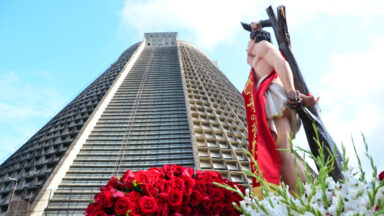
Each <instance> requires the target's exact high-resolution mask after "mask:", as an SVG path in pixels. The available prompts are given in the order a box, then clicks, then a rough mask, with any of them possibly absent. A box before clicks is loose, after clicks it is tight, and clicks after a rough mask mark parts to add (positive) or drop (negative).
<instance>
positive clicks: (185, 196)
mask: <svg viewBox="0 0 384 216" xmlns="http://www.w3.org/2000/svg"><path fill="white" fill-rule="evenodd" d="M188 203H189V196H188V194H183V201H182V202H181V205H182V206H187V205H188Z"/></svg>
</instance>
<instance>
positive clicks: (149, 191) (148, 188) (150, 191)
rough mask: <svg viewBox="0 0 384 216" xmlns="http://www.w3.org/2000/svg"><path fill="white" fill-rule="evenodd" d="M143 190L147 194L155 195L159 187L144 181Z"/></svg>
mask: <svg viewBox="0 0 384 216" xmlns="http://www.w3.org/2000/svg"><path fill="white" fill-rule="evenodd" d="M145 191H146V194H147V195H148V196H154V197H155V196H157V194H158V193H159V189H157V188H155V187H154V186H153V184H149V183H146V184H145Z"/></svg>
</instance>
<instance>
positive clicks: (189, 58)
mask: <svg viewBox="0 0 384 216" xmlns="http://www.w3.org/2000/svg"><path fill="white" fill-rule="evenodd" d="M246 128H247V125H246V116H245V110H244V105H243V99H242V96H241V94H240V92H238V91H237V89H236V88H235V87H234V86H233V85H232V84H231V83H230V81H229V80H228V79H227V78H226V77H225V76H224V75H223V74H222V73H221V71H220V70H219V69H218V68H217V66H216V65H215V64H214V63H212V61H211V60H209V58H208V57H207V56H206V55H205V54H204V53H203V52H201V51H200V50H199V49H198V48H196V47H195V46H193V45H192V44H189V43H187V42H183V41H179V40H178V39H177V34H176V33H172V32H167V33H146V34H145V38H144V40H143V41H142V42H141V43H137V44H135V45H133V46H132V47H130V48H128V49H127V50H126V51H125V52H124V53H123V54H122V55H121V56H120V58H119V59H118V61H117V62H116V63H115V64H113V65H112V66H111V68H110V69H108V70H107V71H106V72H105V73H104V74H103V75H101V76H100V77H99V78H98V79H97V80H96V81H94V82H93V83H92V84H91V85H90V86H89V87H87V88H86V89H85V90H84V91H83V92H82V93H81V94H80V95H79V96H78V97H76V98H75V99H74V101H72V102H71V103H70V104H69V105H67V106H66V107H65V108H64V109H63V110H62V111H61V112H60V113H59V114H58V115H56V116H55V117H54V118H53V119H52V120H51V121H50V122H49V123H48V124H47V125H46V126H44V127H43V128H42V129H41V130H40V131H39V132H38V133H36V134H35V135H34V136H33V137H32V138H31V139H30V140H29V141H28V142H27V143H26V144H25V145H23V146H22V147H21V148H20V149H19V150H18V151H17V152H16V153H15V154H14V155H12V156H11V157H10V158H9V159H8V160H7V161H6V162H4V163H3V164H2V165H1V168H2V169H1V171H0V195H1V197H0V206H1V211H0V213H1V214H4V213H5V211H6V209H7V207H8V203H9V200H10V197H11V193H12V191H13V187H12V186H13V184H12V183H13V182H12V181H10V180H8V177H12V178H17V179H18V183H19V184H20V186H19V185H18V186H17V188H16V196H15V197H16V199H15V198H14V199H13V202H12V204H11V206H10V207H11V208H10V210H11V211H10V215H30V214H31V215H82V213H83V212H84V209H85V208H86V206H87V205H88V204H89V202H90V201H91V200H92V198H93V196H94V195H95V194H96V193H97V192H98V191H99V188H100V187H101V186H102V185H104V184H106V182H107V181H108V180H109V179H110V178H111V177H112V176H113V175H118V176H121V175H122V173H124V171H125V170H127V169H131V170H145V169H148V168H150V167H153V166H163V165H164V164H179V165H182V166H190V167H194V168H197V169H202V170H217V171H219V172H220V173H221V174H222V175H223V176H224V177H226V178H228V179H230V180H232V181H235V182H239V183H240V184H243V185H244V186H248V185H249V184H251V180H250V178H249V177H247V176H246V175H244V173H243V172H242V171H241V169H242V168H246V169H248V168H249V159H248V158H247V157H246V155H245V154H244V153H243V152H242V151H241V149H242V148H244V149H247V148H248V140H247V129H246ZM28 160H29V161H30V163H27V161H28ZM15 202H16V203H15Z"/></svg>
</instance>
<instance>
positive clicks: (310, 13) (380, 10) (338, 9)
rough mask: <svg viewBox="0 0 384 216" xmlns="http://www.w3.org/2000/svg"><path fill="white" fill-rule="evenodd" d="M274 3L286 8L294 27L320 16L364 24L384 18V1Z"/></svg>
mask: <svg viewBox="0 0 384 216" xmlns="http://www.w3.org/2000/svg"><path fill="white" fill-rule="evenodd" d="M272 2H273V5H274V6H278V5H285V6H286V10H287V17H288V19H289V23H290V24H293V25H294V26H298V25H302V24H304V23H309V22H310V21H311V20H312V19H313V18H315V17H317V16H319V15H326V16H336V17H340V16H344V15H351V16H355V17H359V18H361V22H362V23H364V22H365V21H367V19H370V18H371V17H375V16H376V17H377V16H380V17H383V16H384V1H382V0H366V1H357V0H337V1H336V0H323V1H314V0H309V1H302V0H290V1H286V0H278V1H272Z"/></svg>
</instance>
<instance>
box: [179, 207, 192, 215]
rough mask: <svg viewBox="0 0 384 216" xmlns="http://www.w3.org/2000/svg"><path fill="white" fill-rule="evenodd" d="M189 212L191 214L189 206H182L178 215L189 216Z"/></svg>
mask: <svg viewBox="0 0 384 216" xmlns="http://www.w3.org/2000/svg"><path fill="white" fill-rule="evenodd" d="M191 212H192V209H191V208H190V207H189V206H182V207H181V209H180V212H179V213H180V214H181V215H190V214H191Z"/></svg>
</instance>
